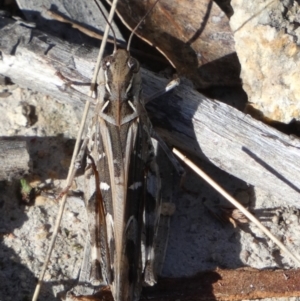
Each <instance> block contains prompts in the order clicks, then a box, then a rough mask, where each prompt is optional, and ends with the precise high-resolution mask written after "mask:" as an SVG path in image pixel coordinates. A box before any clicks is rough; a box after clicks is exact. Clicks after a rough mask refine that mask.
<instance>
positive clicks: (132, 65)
mask: <svg viewBox="0 0 300 301" xmlns="http://www.w3.org/2000/svg"><path fill="white" fill-rule="evenodd" d="M127 64H128V67H129V68H130V69H131V70H132V72H134V73H137V72H138V71H139V69H140V64H139V62H138V61H137V60H136V59H134V58H133V57H131V58H130V59H129V60H128V62H127Z"/></svg>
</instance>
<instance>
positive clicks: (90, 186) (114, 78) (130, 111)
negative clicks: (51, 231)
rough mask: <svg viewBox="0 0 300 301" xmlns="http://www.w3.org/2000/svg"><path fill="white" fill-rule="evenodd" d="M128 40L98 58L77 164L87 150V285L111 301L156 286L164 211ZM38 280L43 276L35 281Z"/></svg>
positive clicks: (136, 68) (151, 133)
mask: <svg viewBox="0 0 300 301" xmlns="http://www.w3.org/2000/svg"><path fill="white" fill-rule="evenodd" d="M158 1H159V0H157V1H156V2H155V4H156V3H157V2H158ZM155 4H154V5H155ZM154 5H153V6H152V9H153V7H154ZM152 9H151V10H152ZM149 12H150V11H149ZM149 12H148V13H149ZM148 13H147V14H148ZM145 17H146V16H145ZM145 17H144V18H145ZM144 18H143V19H144ZM143 19H142V20H143ZM107 22H108V23H109V21H107ZM140 23H141V22H140ZM140 23H139V24H138V25H137V27H138V26H139V25H140ZM137 27H136V28H137ZM135 30H136V29H134V30H133V31H132V34H131V37H132V35H133V34H134V32H135ZM131 37H130V39H129V42H128V45H127V49H126V50H124V49H116V46H115V49H114V51H113V53H112V54H111V55H109V56H107V57H105V58H104V59H103V60H102V63H101V66H100V70H99V72H98V76H97V95H98V97H97V101H96V104H95V111H94V115H93V118H92V120H91V123H90V126H89V129H88V133H87V137H86V138H85V139H84V142H83V144H82V147H81V151H80V153H79V159H78V160H77V162H79V161H81V158H82V157H83V154H84V152H85V151H86V153H87V166H86V168H85V187H86V191H85V203H86V208H87V214H88V221H89V222H88V228H89V233H90V253H91V259H90V261H91V264H90V265H91V268H90V275H89V278H90V282H91V283H92V285H94V286H97V287H99V286H102V285H109V286H110V288H111V291H112V295H113V298H114V300H116V301H121V300H138V299H139V295H140V291H141V287H142V284H143V283H144V284H147V285H154V284H155V283H156V271H155V270H156V268H155V263H154V258H155V250H154V249H155V244H156V237H157V231H158V226H159V218H160V207H161V206H160V205H161V193H160V186H161V183H160V182H161V181H160V177H159V170H158V165H157V163H156V159H155V150H154V147H153V144H152V138H155V139H158V140H159V138H157V135H155V133H154V131H153V129H152V125H151V123H150V121H149V119H148V116H147V112H146V110H145V107H144V105H145V102H144V100H143V98H142V89H141V81H142V80H141V74H140V66H139V62H138V61H137V60H136V59H135V58H133V57H132V56H131V55H130V52H129V46H130V40H131ZM115 45H116V44H115ZM176 85H177V82H176V83H175V86H176ZM163 148H164V149H166V147H165V146H163ZM167 153H169V155H170V154H171V152H170V151H167ZM171 157H172V155H171ZM173 159H174V158H173V157H172V159H171V160H173ZM175 164H176V163H175ZM50 252H51V251H50ZM48 254H49V253H48ZM42 277H43V272H42V276H40V281H39V282H41V279H42ZM37 291H38V290H37ZM37 295H38V292H37V294H35V296H34V298H33V300H36V298H37Z"/></svg>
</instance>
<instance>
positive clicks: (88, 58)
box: [0, 19, 300, 207]
mask: <svg viewBox="0 0 300 301" xmlns="http://www.w3.org/2000/svg"><path fill="white" fill-rule="evenodd" d="M0 27H1V30H0V51H1V56H2V58H1V60H0V73H1V74H2V75H5V76H8V77H10V78H11V79H12V80H13V81H14V82H15V83H17V84H19V85H20V86H22V87H27V88H30V89H32V90H36V91H39V92H42V93H44V94H47V95H51V96H53V97H55V98H57V99H58V100H59V101H61V102H68V103H71V104H72V105H73V106H80V107H81V106H82V104H83V102H84V97H83V96H82V95H81V94H80V93H78V92H75V91H72V92H70V90H69V89H65V90H64V89H63V87H64V86H65V83H64V81H63V80H62V79H61V78H60V77H59V76H57V75H56V73H57V71H59V72H61V73H62V74H63V75H64V76H66V77H68V78H71V79H73V80H77V81H83V82H88V81H89V78H90V77H91V74H92V71H93V68H94V64H95V60H96V59H95V58H96V56H97V51H98V49H96V48H91V47H87V46H84V45H75V44H71V43H67V42H64V41H62V40H60V39H58V38H56V37H53V36H50V35H47V34H45V33H42V32H39V31H37V30H35V29H31V28H26V27H24V26H20V25H18V24H16V23H15V22H13V21H11V20H8V19H1V20H0ZM142 75H143V89H144V94H145V95H146V96H149V95H151V94H153V93H154V92H155V91H157V90H159V89H160V88H161V87H163V86H164V85H165V83H166V82H167V80H165V79H162V78H160V77H158V76H157V75H155V74H153V73H151V72H149V71H147V70H142ZM75 88H76V89H77V90H78V91H81V92H83V93H86V91H87V88H85V87H82V86H76V87H75ZM147 108H148V109H149V113H150V116H152V122H153V124H154V126H155V128H156V130H157V132H158V133H159V134H160V135H161V136H162V137H163V138H164V139H165V141H166V142H168V143H169V144H170V145H174V146H176V147H177V148H179V149H181V150H182V151H183V152H186V153H187V154H189V155H191V154H192V155H194V156H196V157H199V158H202V159H203V158H204V159H206V160H208V161H210V162H211V163H213V164H215V165H216V166H218V167H219V168H221V169H222V170H225V171H226V172H228V173H230V174H232V175H234V176H236V177H238V178H240V179H242V180H244V181H245V182H247V183H249V184H250V185H254V186H257V187H260V188H263V189H264V190H265V191H267V192H269V193H270V195H272V196H274V197H276V198H280V199H282V200H285V201H286V202H288V203H289V204H291V205H295V206H297V207H300V204H299V200H298V199H299V191H300V180H299V172H300V165H299V162H300V141H299V139H298V138H294V137H290V136H287V135H285V134H282V133H280V132H279V131H277V130H275V129H273V128H271V127H269V126H267V125H265V124H263V123H261V122H259V121H256V120H254V119H253V118H251V117H250V116H249V115H245V114H244V113H242V112H240V111H238V110H236V109H234V108H233V107H230V106H228V105H226V104H223V103H220V102H218V101H214V100H210V99H208V98H206V97H204V96H203V95H201V94H199V93H198V92H197V91H195V90H193V88H192V87H191V85H190V83H188V82H184V83H182V84H181V85H180V86H179V87H178V88H177V89H176V91H173V92H171V93H170V94H168V95H165V96H164V97H161V98H159V99H158V100H157V101H154V102H152V103H150V104H149V106H147Z"/></svg>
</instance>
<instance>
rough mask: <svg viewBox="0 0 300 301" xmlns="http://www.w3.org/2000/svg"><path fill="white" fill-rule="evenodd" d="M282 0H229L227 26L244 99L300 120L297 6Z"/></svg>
mask: <svg viewBox="0 0 300 301" xmlns="http://www.w3.org/2000/svg"><path fill="white" fill-rule="evenodd" d="M285 2H286V3H284V2H279V1H268V2H267V1H264V0H258V1H247V0H233V1H231V5H232V7H233V10H234V15H233V16H232V18H231V20H230V25H231V28H232V30H233V31H234V38H235V43H236V51H237V54H238V57H239V60H240V63H241V66H242V71H241V78H242V80H243V88H244V90H245V91H246V92H247V94H248V97H249V99H248V100H249V102H250V103H251V105H252V106H253V107H254V108H255V109H258V110H259V111H261V112H262V113H263V114H264V115H265V116H266V117H268V118H271V119H273V120H277V121H281V122H285V123H289V122H290V121H291V120H292V119H293V118H295V119H296V120H300V101H299V100H300V72H299V70H300V59H299V58H300V48H299V45H300V42H299V38H300V29H299V28H298V29H297V28H296V26H295V23H294V22H298V21H299V20H298V19H300V5H299V4H298V3H297V1H285ZM268 3H271V4H270V5H269V4H268Z"/></svg>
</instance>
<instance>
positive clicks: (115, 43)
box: [94, 0, 117, 53]
mask: <svg viewBox="0 0 300 301" xmlns="http://www.w3.org/2000/svg"><path fill="white" fill-rule="evenodd" d="M94 1H95V3H96V5H97V6H98V9H99V10H100V12H101V14H102V16H103V18H104V19H105V21H106V23H107V25H108V26H109V28H110V30H111V31H112V33H113V36H114V52H113V53H115V52H116V51H117V38H116V33H115V31H114V29H113V27H112V25H111V22H109V21H108V19H107V17H106V16H105V13H104V11H103V9H102V8H101V6H100V4H99V3H98V1H97V0H94Z"/></svg>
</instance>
